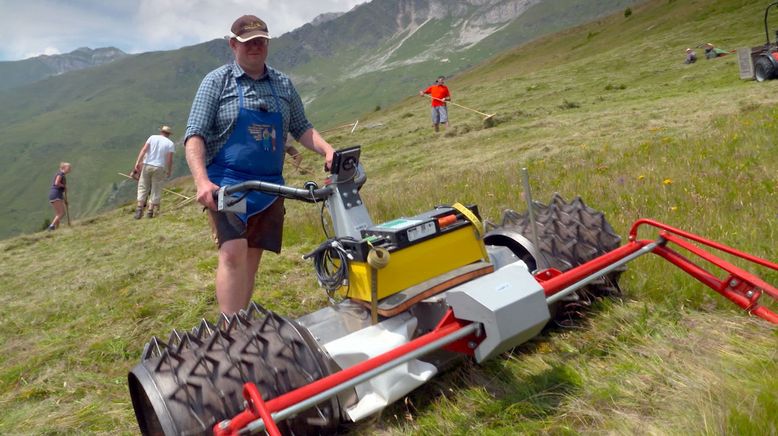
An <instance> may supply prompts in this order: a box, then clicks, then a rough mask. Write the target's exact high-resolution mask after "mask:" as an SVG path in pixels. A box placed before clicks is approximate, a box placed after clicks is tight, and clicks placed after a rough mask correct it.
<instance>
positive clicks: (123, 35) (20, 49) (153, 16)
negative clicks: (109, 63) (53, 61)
mask: <svg viewBox="0 0 778 436" xmlns="http://www.w3.org/2000/svg"><path fill="white" fill-rule="evenodd" d="M365 2H366V0H0V61H15V60H21V59H27V58H30V57H35V56H39V55H42V54H48V55H53V54H62V53H69V52H71V51H73V50H75V49H77V48H80V47H89V48H100V47H116V48H118V49H120V50H122V51H124V52H126V53H143V52H148V51H156V50H173V49H177V48H181V47H184V46H188V45H193V44H198V43H201V42H205V41H210V40H212V39H215V38H221V37H224V36H225V35H227V34H228V33H229V30H230V26H231V25H232V22H233V21H235V19H236V18H238V17H240V16H241V15H245V14H250V15H256V16H258V17H259V18H261V19H262V20H264V21H265V22H266V23H267V25H268V30H269V31H270V36H271V37H277V36H281V35H282V34H284V33H286V32H289V31H291V30H294V29H296V28H298V27H300V26H302V25H303V24H305V23H308V22H310V21H311V20H313V19H314V18H315V17H316V16H317V15H319V14H322V13H325V12H346V11H348V10H350V9H351V8H352V7H354V6H355V5H358V4H360V3H365Z"/></svg>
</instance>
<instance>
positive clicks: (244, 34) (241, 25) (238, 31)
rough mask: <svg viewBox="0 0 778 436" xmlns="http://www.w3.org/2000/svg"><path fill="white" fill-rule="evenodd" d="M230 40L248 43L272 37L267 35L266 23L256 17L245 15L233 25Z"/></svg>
mask: <svg viewBox="0 0 778 436" xmlns="http://www.w3.org/2000/svg"><path fill="white" fill-rule="evenodd" d="M230 38H235V39H237V40H238V41H240V42H246V41H249V40H252V39H254V38H265V39H270V35H268V33H267V24H265V22H264V21H262V20H260V19H259V18H257V17H255V16H254V15H244V16H242V17H240V18H238V19H237V20H235V22H234V23H232V27H231V28H230Z"/></svg>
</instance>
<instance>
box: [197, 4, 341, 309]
mask: <svg viewBox="0 0 778 436" xmlns="http://www.w3.org/2000/svg"><path fill="white" fill-rule="evenodd" d="M230 30H231V31H230V35H229V44H230V48H231V49H232V52H233V54H234V55H235V61H234V62H232V63H230V64H227V65H224V66H222V67H220V68H217V69H216V70H213V71H211V72H210V73H208V74H207V75H206V76H205V78H204V79H203V81H202V83H201V84H200V88H199V89H198V90H197V94H196V95H195V98H194V102H193V103H192V109H191V112H190V114H189V121H188V122H187V128H186V134H185V149H186V160H187V163H188V164H189V169H190V170H191V172H192V177H193V178H194V182H195V185H196V186H197V201H199V202H200V203H201V204H202V205H203V206H205V207H207V208H208V209H209V214H210V215H211V219H212V220H213V224H214V226H215V229H216V237H217V243H218V245H219V265H218V267H217V270H216V299H217V301H218V302H219V309H221V311H222V312H223V313H225V314H227V315H231V314H234V313H236V312H238V311H239V310H240V309H243V308H245V307H246V306H247V305H248V304H249V302H250V301H251V296H252V293H253V290H254V281H255V277H256V273H257V270H258V268H259V261H260V259H261V257H262V253H263V252H264V250H270V251H273V252H275V253H279V252H280V251H281V240H282V230H283V222H284V212H285V210H284V205H283V198H280V197H276V196H273V195H269V194H264V193H259V192H251V193H249V194H248V196H247V210H246V213H245V214H243V213H232V212H217V210H216V204H215V202H214V199H213V192H214V191H215V190H217V189H218V188H219V186H224V185H233V184H235V183H240V182H243V181H247V180H262V181H266V182H270V183H276V184H283V183H284V179H283V176H282V169H283V160H284V142H285V140H286V137H287V133H291V135H292V136H293V137H294V138H295V139H296V140H297V141H298V142H299V143H301V144H302V145H303V146H304V147H306V148H308V149H310V150H312V151H315V152H316V153H318V154H320V155H322V156H324V158H325V161H326V166H327V167H329V165H330V164H331V163H332V155H333V152H334V150H333V148H332V146H331V145H330V144H329V143H327V141H325V140H324V139H323V138H322V137H321V135H320V134H319V132H317V131H316V129H314V128H313V125H312V124H311V123H310V122H309V121H308V119H307V118H306V117H305V111H304V109H303V104H302V101H301V99H300V96H299V95H298V94H297V91H296V90H295V88H294V85H292V82H291V80H290V79H289V77H287V76H286V75H285V74H283V73H281V72H279V71H277V70H275V69H273V68H271V67H269V66H268V65H266V64H265V61H266V59H267V55H268V45H269V43H270V36H269V34H268V30H267V25H266V24H265V22H264V21H262V20H260V19H259V18H257V17H255V16H253V15H244V16H242V17H240V18H238V19H237V20H235V22H234V23H233V24H232V28H231V29H230Z"/></svg>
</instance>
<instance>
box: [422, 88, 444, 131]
mask: <svg viewBox="0 0 778 436" xmlns="http://www.w3.org/2000/svg"><path fill="white" fill-rule="evenodd" d="M445 81H446V78H445V77H443V76H439V77H438V80H436V81H435V84H434V85H432V86H430V87H429V88H427V89H425V90H424V91H419V95H421V96H423V95H425V94H426V95H429V96H430V97H431V98H432V127H433V128H434V129H435V131H436V132H437V131H438V126H439V125H440V124H443V127H444V128H446V127H448V110H447V107H446V102H447V101H451V94H450V93H449V92H448V87H447V86H446V85H445Z"/></svg>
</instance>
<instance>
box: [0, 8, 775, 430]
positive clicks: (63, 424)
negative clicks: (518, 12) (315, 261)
mask: <svg viewBox="0 0 778 436" xmlns="http://www.w3.org/2000/svg"><path fill="white" fill-rule="evenodd" d="M632 12H633V14H632V15H631V16H630V17H629V18H625V17H624V16H623V14H616V15H613V16H610V17H607V18H603V19H600V20H598V21H597V22H594V23H591V24H588V25H586V26H582V27H580V28H576V29H570V30H566V31H564V32H562V33H559V34H556V35H553V36H548V37H546V38H543V39H542V40H539V41H536V42H534V43H532V44H529V45H527V46H524V47H521V48H519V49H517V50H512V51H511V52H509V53H506V54H504V55H500V56H498V57H496V58H494V59H492V61H491V62H489V63H486V64H483V65H479V66H477V67H474V68H473V69H471V70H469V71H468V72H465V73H463V74H461V75H460V76H458V77H457V78H455V79H454V80H452V81H451V82H450V85H451V87H452V90H453V91H454V92H455V93H456V94H455V96H456V98H457V101H459V102H461V103H463V104H465V105H468V106H472V107H475V108H480V109H488V110H489V111H490V112H496V113H497V116H496V117H495V125H494V126H493V127H491V128H488V129H485V128H484V126H483V123H482V120H481V117H479V116H477V115H475V114H472V113H470V112H467V111H464V110H460V109H458V108H456V107H452V108H451V116H452V126H451V127H450V129H449V130H447V131H446V132H445V133H443V132H441V133H440V134H437V135H436V134H433V133H432V131H431V128H430V126H429V120H428V113H427V108H428V105H427V102H425V101H424V100H422V99H420V98H418V97H414V98H408V99H406V100H405V101H403V102H401V103H400V104H397V105H394V106H391V107H389V108H386V109H385V110H382V111H378V112H375V113H371V114H368V115H365V116H364V117H361V120H362V121H361V122H360V126H362V128H358V129H357V130H356V131H354V133H353V134H350V133H349V131H348V130H345V129H344V130H343V131H340V132H337V133H335V134H332V135H331V136H330V139H331V140H332V141H333V143H334V144H335V145H336V146H338V147H344V146H348V145H353V144H362V145H363V153H362V156H363V159H362V160H363V163H364V165H365V168H366V170H367V171H368V177H369V178H368V182H367V184H366V185H365V186H364V187H363V189H362V191H361V193H362V195H363V199H364V200H365V202H366V204H367V206H368V208H369V210H370V211H371V216H372V218H373V220H374V221H375V222H385V221H387V220H389V219H392V218H396V217H399V216H411V215H415V214H417V213H421V212H423V211H426V210H429V209H430V208H432V207H433V205H436V204H451V203H453V202H455V201H459V202H464V203H475V204H478V206H479V210H480V211H481V214H482V216H483V217H484V218H486V219H489V220H492V221H497V222H498V221H499V220H500V216H501V212H502V210H503V209H505V208H513V209H517V210H522V209H524V206H523V205H524V200H523V197H524V196H525V195H523V193H522V192H521V190H522V188H521V172H520V171H521V169H522V168H528V170H529V174H530V182H531V185H532V190H533V191H532V195H533V198H534V199H535V200H539V201H543V202H545V201H547V200H548V199H549V198H550V197H551V195H552V193H554V192H559V193H561V194H562V195H563V196H564V197H565V198H567V199H568V200H569V199H571V198H572V197H574V196H575V195H581V196H582V197H583V198H584V200H585V201H586V203H587V204H588V205H590V206H591V207H594V208H596V209H599V210H602V211H604V213H605V214H606V216H607V218H608V221H609V222H610V223H611V224H612V225H613V226H614V228H615V230H616V231H617V232H618V233H619V234H621V235H622V237H626V235H627V232H628V230H629V228H630V226H631V224H632V223H633V222H634V221H635V220H636V219H638V218H640V217H650V218H654V219H658V220H660V221H663V222H666V223H668V224H670V225H673V226H675V227H679V228H682V229H684V230H688V231H691V232H695V233H699V234H701V235H703V236H705V237H707V238H711V239H713V240H717V241H720V242H722V243H725V244H727V245H732V246H734V247H736V248H738V249H741V250H744V251H746V252H749V253H752V254H754V255H757V256H760V257H763V258H766V259H769V260H772V261H773V262H774V261H775V260H776V259H777V258H778V251H776V246H775V241H776V240H778V234H776V233H777V232H778V217H777V216H776V213H775V211H776V210H778V185H777V184H776V179H775V168H776V167H778V153H776V152H775V140H774V139H775V138H776V137H778V109H777V108H778V93H776V92H775V91H776V90H778V81H774V82H769V83H762V84H757V83H754V82H743V81H740V80H739V79H738V74H737V62H736V59H735V58H734V57H725V58H720V59H716V60H711V61H699V62H698V63H697V64H694V65H683V64H682V60H683V50H684V49H685V48H686V47H687V46H689V45H692V46H693V45H694V43H692V41H708V40H712V41H713V42H716V43H717V45H719V46H722V47H726V48H731V47H738V46H750V45H754V41H756V42H757V43H758V41H760V40H761V36H762V35H761V34H760V28H759V27H760V25H761V23H760V21H761V14H762V13H763V9H762V6H761V5H755V4H753V2H750V1H746V0H719V1H709V2H694V1H690V2H679V1H671V2H668V1H665V0H654V1H651V2H648V3H647V4H645V5H644V6H641V7H636V8H633V10H632ZM571 41H575V43H573V44H571ZM625 53H637V54H638V55H636V56H633V57H628V56H626V55H625ZM634 57H637V58H639V60H640V61H632V60H634ZM646 58H650V62H648V61H646ZM303 167H304V169H305V170H306V172H305V173H296V172H295V171H293V170H291V169H289V170H288V172H287V175H288V176H289V177H288V179H289V183H290V184H291V185H293V186H301V185H302V182H303V181H305V180H309V179H313V180H319V179H320V178H321V177H320V174H322V173H321V160H320V159H319V158H317V157H315V156H312V155H311V154H310V153H306V154H305V159H304V161H303ZM171 187H172V188H174V189H176V190H179V191H180V192H183V193H185V194H187V195H189V194H192V192H193V190H192V183H191V180H185V179H184V180H180V181H178V183H176V184H174V185H173V186H171ZM176 201H177V200H176V198H174V196H171V195H168V196H166V197H165V199H164V200H163V204H168V205H169V206H167V207H166V208H165V210H164V211H163V214H162V215H161V216H160V217H159V218H158V219H155V220H141V221H135V220H133V219H132V218H131V214H132V208H131V207H124V208H120V209H116V210H112V211H109V212H107V213H104V214H101V215H99V216H96V217H93V218H90V219H84V220H78V221H76V222H75V223H74V226H73V228H72V229H68V228H65V229H63V230H61V231H58V232H53V233H45V232H40V233H36V234H31V235H23V236H18V237H15V238H9V239H6V240H4V241H0V264H1V265H3V268H0V283H1V284H0V306H2V307H3V308H4V310H3V311H0V325H2V326H3V329H0V404H2V406H3V407H1V408H0V433H3V434H5V433H8V434H10V433H19V432H22V433H36V434H44V433H45V434H50V433H79V434H82V433H112V434H115V433H121V434H134V433H137V426H136V424H135V421H134V419H135V418H134V416H133V412H132V406H131V404H130V400H129V394H128V392H127V387H126V373H127V371H128V370H129V369H130V368H131V367H132V366H134V365H135V364H136V363H137V362H138V359H139V356H140V353H141V349H142V346H143V344H144V343H145V342H146V341H148V340H149V338H150V337H151V336H152V335H157V336H159V337H161V338H163V339H164V338H166V337H167V334H168V333H169V332H170V331H171V330H172V329H173V328H178V329H189V328H191V327H192V326H194V325H196V324H198V323H199V322H200V320H201V319H202V318H207V319H209V320H214V319H215V318H216V315H217V314H216V304H215V301H214V297H213V292H214V291H213V277H214V270H215V268H216V258H215V252H214V248H213V245H212V243H211V241H210V239H209V233H208V230H207V223H206V220H205V216H204V215H203V214H202V212H201V209H200V208H199V207H197V206H196V205H191V204H190V205H188V206H183V207H180V208H177V209H176V208H174V207H172V206H173V205H174V204H176ZM286 207H287V210H288V213H287V215H286V220H287V226H286V228H285V235H284V236H285V239H284V251H283V252H282V254H281V255H278V256H274V255H267V256H265V258H264V259H263V261H262V262H263V263H262V268H261V273H260V276H259V278H258V281H257V284H256V294H255V300H256V301H258V302H259V303H261V304H263V305H264V306H266V307H267V308H269V309H271V310H275V311H277V312H279V313H281V314H283V315H288V316H290V317H297V316H300V315H303V314H305V313H309V312H311V311H313V310H316V309H318V308H320V307H322V306H323V305H325V304H327V299H326V296H325V295H324V292H322V291H321V289H319V288H318V287H317V285H316V279H315V276H314V273H313V271H312V270H311V265H310V263H308V262H307V261H303V260H302V259H301V254H302V253H307V252H310V251H311V250H312V249H313V248H315V247H316V246H317V245H318V244H319V243H320V242H321V241H322V240H323V239H324V235H323V234H322V232H321V226H320V223H319V208H318V207H315V206H312V205H309V204H301V203H295V202H292V201H289V202H287V203H286ZM655 236H656V235H654V234H651V233H650V232H645V234H644V233H643V232H641V234H640V237H642V238H654V237H655ZM739 265H740V264H739ZM742 266H744V265H742ZM744 267H745V266H744ZM747 269H749V270H753V271H754V272H756V273H758V274H760V275H762V276H763V277H764V278H765V279H766V281H767V282H768V283H771V284H776V283H778V273H776V272H774V271H773V272H769V271H765V269H763V268H760V269H754V268H752V267H748V268H747ZM621 287H622V289H623V291H624V297H623V298H622V299H617V300H611V301H605V302H600V303H596V304H595V305H594V307H592V308H591V309H590V310H589V311H588V312H589V315H588V317H587V319H586V320H585V321H583V322H581V323H580V324H578V326H577V327H578V328H575V329H550V330H547V331H545V332H544V333H543V334H542V335H541V336H540V337H538V338H536V339H534V340H532V341H530V342H529V343H527V344H526V345H524V346H522V347H519V348H516V349H514V350H511V351H510V352H507V353H505V354H503V355H502V356H501V357H500V358H496V359H494V360H491V361H488V362H486V364H485V365H482V366H481V365H474V364H464V365H462V366H460V367H458V368H456V369H454V370H452V371H449V372H447V373H445V374H441V375H440V376H438V377H436V378H435V379H433V381H431V382H430V383H428V384H426V385H425V386H424V387H422V388H421V389H420V390H417V391H415V392H414V393H412V394H411V395H409V396H408V397H407V398H406V399H403V401H400V402H398V404H395V405H393V406H392V407H390V408H388V409H387V410H386V411H384V413H382V414H381V415H380V416H377V417H375V420H373V419H370V420H368V421H367V422H365V423H362V424H359V425H355V426H352V427H347V428H345V429H344V431H350V433H351V434H359V435H362V434H381V435H387V434H390V435H406V434H418V435H428V434H579V433H580V434H646V433H648V434H696V433H700V432H703V433H712V434H753V435H764V434H775V433H776V431H778V428H777V427H776V426H777V425H778V424H777V423H778V415H777V414H776V411H777V410H778V408H776V407H775V406H776V400H775V395H774V394H775V392H776V390H778V380H776V378H775V374H776V373H778V359H776V350H778V347H777V346H776V345H777V344H778V330H776V329H775V328H774V327H770V326H769V325H767V324H765V323H763V322H761V321H759V320H758V319H756V318H753V317H749V316H748V315H746V314H745V313H743V312H742V311H740V310H739V309H736V308H735V307H734V306H732V305H731V303H729V302H727V301H725V300H724V299H723V298H721V297H719V296H718V295H716V294H715V293H714V292H712V291H711V290H709V289H707V288H704V287H703V286H701V285H700V284H698V283H696V282H694V281H693V280H692V279H690V278H689V277H688V276H686V275H685V274H684V273H682V272H680V271H678V270H675V269H674V268H672V267H671V266H670V265H669V264H667V263H666V262H663V261H660V260H659V259H658V258H656V257H654V256H650V255H649V256H646V257H644V258H641V259H638V260H636V261H634V262H632V263H630V265H629V269H628V270H627V272H625V274H624V275H623V279H622V280H621ZM764 300H765V299H764V298H763V299H762V302H764ZM772 307H773V308H774V309H775V308H776V307H775V305H773V306H772ZM744 402H745V403H746V404H747V405H748V407H744V406H743V405H744Z"/></svg>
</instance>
